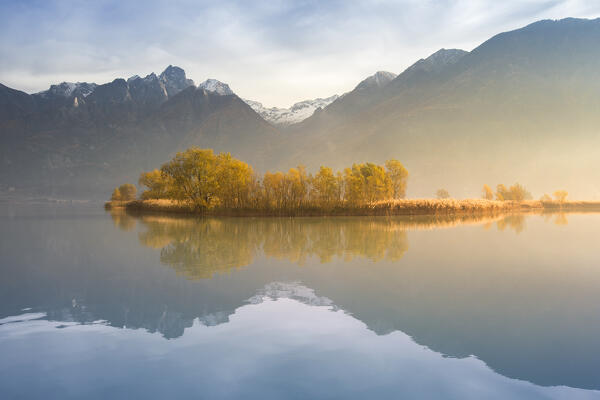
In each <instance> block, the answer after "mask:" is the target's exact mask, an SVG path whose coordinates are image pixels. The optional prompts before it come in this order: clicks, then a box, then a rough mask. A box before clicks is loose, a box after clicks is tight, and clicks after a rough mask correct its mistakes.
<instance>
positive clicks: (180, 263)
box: [113, 215, 524, 279]
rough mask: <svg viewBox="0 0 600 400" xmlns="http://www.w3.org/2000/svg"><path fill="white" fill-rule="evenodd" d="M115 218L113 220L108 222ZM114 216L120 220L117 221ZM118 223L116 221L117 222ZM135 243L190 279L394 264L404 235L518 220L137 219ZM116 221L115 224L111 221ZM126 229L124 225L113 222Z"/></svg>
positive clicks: (517, 226) (518, 220)
mask: <svg viewBox="0 0 600 400" xmlns="http://www.w3.org/2000/svg"><path fill="white" fill-rule="evenodd" d="M114 218H115V217H113V219H114ZM119 218H120V217H119ZM128 218H131V217H128ZM119 221H122V220H121V219H119ZM140 221H141V223H142V225H143V226H145V227H146V230H145V231H144V232H141V233H140V234H139V239H140V242H141V243H142V244H143V245H145V246H148V247H152V248H156V249H161V254H160V259H161V261H162V262H163V263H164V264H167V265H169V266H171V267H172V268H173V269H175V270H176V271H177V272H178V273H180V274H183V275H185V276H186V277H188V278H190V279H205V278H210V277H212V276H213V275H214V274H215V273H220V272H226V271H229V270H230V269H232V268H239V267H243V266H246V265H248V264H250V263H251V262H252V260H253V259H254V256H255V255H256V254H257V253H258V252H259V251H262V252H263V253H264V254H265V255H266V256H268V257H272V258H278V259H285V260H288V261H291V262H294V263H298V264H303V263H304V262H305V261H306V260H307V259H308V258H309V257H315V258H317V259H318V260H320V261H321V262H322V263H328V262H331V261H332V260H333V259H334V258H336V257H337V258H340V259H344V260H351V259H355V258H365V259H368V260H371V261H381V260H388V261H397V260H400V259H401V258H402V257H403V256H404V254H405V253H406V251H407V250H408V240H407V237H406V231H407V230H410V229H434V228H436V229H437V228H444V227H452V226H457V225H461V224H485V223H488V224H490V223H492V222H494V221H497V224H498V228H499V229H500V230H504V229H505V228H506V227H510V228H511V229H514V230H516V231H517V232H520V231H521V230H523V228H524V217H523V216H518V215H511V216H508V217H489V216H487V217H486V216H481V215H480V216H477V215H456V216H448V215H442V216H425V215H421V216H407V217H389V218H386V217H375V218H373V217H368V218H363V217H338V218H186V217H169V216H156V215H155V216H142V217H141V218H140ZM115 223H116V222H115ZM118 226H120V227H124V228H125V229H130V227H129V226H130V223H129V222H128V223H127V224H123V223H122V222H120V223H119V224H118Z"/></svg>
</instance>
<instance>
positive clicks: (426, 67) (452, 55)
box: [407, 49, 468, 72]
mask: <svg viewBox="0 0 600 400" xmlns="http://www.w3.org/2000/svg"><path fill="white" fill-rule="evenodd" d="M466 54H468V52H467V51H464V50H460V49H440V50H438V51H436V52H435V53H433V54H432V55H430V56H429V57H427V58H425V59H423V58H422V59H420V60H419V61H417V62H416V63H414V64H413V65H411V66H410V67H408V68H407V71H411V70H422V71H426V72H439V71H441V70H442V69H443V68H444V67H446V66H447V65H452V64H455V63H456V62H458V60H460V59H461V58H462V57H463V56H465V55H466Z"/></svg>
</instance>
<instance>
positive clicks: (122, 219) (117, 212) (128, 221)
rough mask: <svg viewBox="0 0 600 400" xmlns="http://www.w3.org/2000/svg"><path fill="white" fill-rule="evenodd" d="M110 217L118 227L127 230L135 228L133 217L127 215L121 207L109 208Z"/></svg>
mask: <svg viewBox="0 0 600 400" xmlns="http://www.w3.org/2000/svg"><path fill="white" fill-rule="evenodd" d="M110 217H111V218H112V220H113V223H114V224H115V226H116V227H117V228H119V229H122V230H124V231H127V232H129V231H131V230H133V228H135V218H134V217H132V216H131V215H128V214H127V213H126V212H125V209H123V208H111V209H110Z"/></svg>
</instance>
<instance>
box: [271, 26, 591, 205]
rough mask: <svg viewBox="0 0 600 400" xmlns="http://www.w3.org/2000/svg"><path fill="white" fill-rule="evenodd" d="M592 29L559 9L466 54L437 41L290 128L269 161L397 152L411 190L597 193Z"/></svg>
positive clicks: (379, 156)
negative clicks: (510, 188)
mask: <svg viewBox="0 0 600 400" xmlns="http://www.w3.org/2000/svg"><path fill="white" fill-rule="evenodd" d="M598 40H600V20H577V19H566V20H560V21H541V22H538V23H534V24H532V25H529V26H527V27H525V28H522V29H518V30H516V31H512V32H507V33H503V34H499V35H497V36H495V37H493V38H491V39H490V40H488V41H486V42H485V43H483V44H482V45H480V46H479V47H477V48H476V49H474V50H473V51H471V52H470V53H466V52H460V51H459V52H456V51H452V53H453V54H443V53H444V52H445V53H448V51H443V52H442V53H439V52H438V53H436V54H434V55H432V56H431V57H429V58H428V59H426V60H421V61H419V62H417V63H415V64H414V65H413V66H411V67H409V68H408V69H407V70H406V71H404V72H403V73H401V74H400V75H399V76H398V77H396V78H395V79H394V80H392V81H391V82H390V83H388V84H387V85H385V86H384V87H383V88H381V90H379V91H377V95H376V96H374V97H371V98H370V99H369V101H365V102H362V103H359V104H360V105H359V106H358V107H357V106H355V105H354V104H350V105H348V106H347V107H341V106H340V103H341V100H343V98H342V99H340V100H338V101H337V102H334V103H332V104H331V105H330V106H329V107H327V108H325V110H323V112H322V113H320V114H319V115H315V116H313V117H312V118H309V119H308V120H307V121H304V122H303V123H301V124H298V125H297V126H294V127H292V128H291V138H290V141H291V142H292V143H293V144H292V145H291V146H290V147H293V148H295V149H296V150H295V151H294V153H293V154H292V155H291V156H290V155H285V159H284V158H282V159H281V160H286V162H288V163H289V164H294V163H296V162H300V160H302V159H303V160H304V162H305V163H308V165H309V166H311V167H313V168H314V167H315V166H317V165H318V164H319V163H322V162H323V160H328V162H329V164H332V165H333V166H335V167H338V168H339V167H342V166H344V165H348V164H349V163H351V162H354V161H367V160H369V161H376V162H382V161H384V160H386V159H389V158H397V159H400V160H402V161H403V162H404V163H405V165H406V166H407V168H408V170H409V171H410V172H411V180H410V184H409V187H410V189H409V195H417V196H432V195H433V193H434V192H435V190H436V189H437V188H440V187H445V188H448V189H449V190H450V193H451V194H454V195H458V196H464V195H471V196H477V195H478V194H479V190H480V187H481V186H482V185H483V183H489V184H495V183H499V182H514V181H521V182H522V183H524V184H526V185H527V186H528V187H529V188H530V189H532V190H533V192H534V193H535V194H541V193H543V192H544V191H547V192H550V191H553V190H555V189H556V188H559V187H567V188H569V189H571V190H572V192H573V194H574V195H579V196H599V195H600V185H599V184H598V183H596V182H597V179H595V176H594V171H595V170H597V169H598V167H600V164H599V162H598V161H596V160H597V157H596V155H595V154H594V151H593V149H594V148H595V146H597V145H598V144H600V137H599V132H598V129H597V126H598V124H599V123H600V112H599V111H600V48H599V47H598V46H597V45H595V44H594V43H598ZM441 55H444V56H443V57H441ZM449 55H451V56H452V57H449ZM432 65H433V67H432ZM336 103H337V104H336ZM341 116H343V117H341ZM307 135H309V136H308V137H307ZM304 143H310V149H309V148H308V147H307V146H306V145H304ZM307 157H308V158H309V160H307Z"/></svg>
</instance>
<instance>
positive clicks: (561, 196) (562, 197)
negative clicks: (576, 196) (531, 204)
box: [553, 190, 569, 203]
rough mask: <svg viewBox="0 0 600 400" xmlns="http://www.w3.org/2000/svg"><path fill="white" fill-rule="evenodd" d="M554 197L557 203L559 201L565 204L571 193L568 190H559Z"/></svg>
mask: <svg viewBox="0 0 600 400" xmlns="http://www.w3.org/2000/svg"><path fill="white" fill-rule="evenodd" d="M553 195H554V198H555V199H556V200H557V201H559V202H560V203H564V202H565V201H566V200H567V196H568V195H569V192H567V191H566V190H557V191H556V192H554V193H553Z"/></svg>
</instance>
